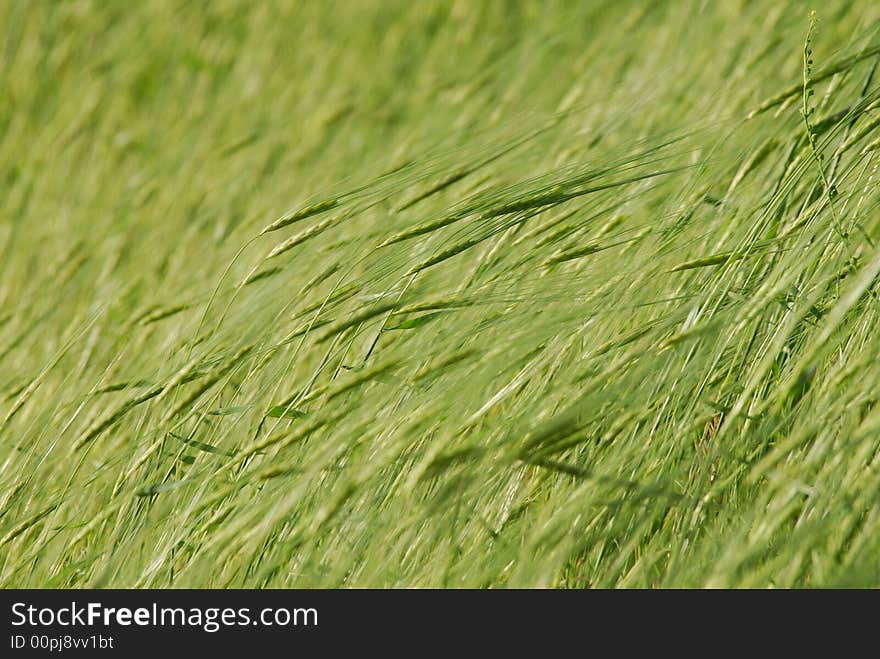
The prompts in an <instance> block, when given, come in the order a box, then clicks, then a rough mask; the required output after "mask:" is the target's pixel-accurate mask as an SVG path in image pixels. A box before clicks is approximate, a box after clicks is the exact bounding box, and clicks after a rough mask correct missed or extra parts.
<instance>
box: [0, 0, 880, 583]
mask: <svg viewBox="0 0 880 659" xmlns="http://www.w3.org/2000/svg"><path fill="white" fill-rule="evenodd" d="M820 9H821V12H820V14H819V16H818V23H817V24H816V25H815V26H814V27H811V23H810V20H811V19H810V18H809V11H808V10H809V7H807V6H805V5H803V4H802V3H800V2H794V1H791V2H751V3H746V2H743V3H738V2H725V3H702V2H696V1H695V2H675V3H635V2H633V3H629V2H621V3H605V2H559V3H534V4H530V3H512V4H508V3H489V2H487V3H478V2H439V3H430V2H418V3H403V2H400V3H397V2H393V3H391V2H344V3H339V4H338V5H336V6H333V5H332V3H284V2H272V3H258V4H251V3H238V2H213V3H208V4H205V3H192V4H190V3H178V2H159V1H156V2H146V3H137V4H136V5H134V6H133V5H130V4H129V3H122V2H119V3H116V2H100V3H99V2H92V3H90V2H70V3H57V4H55V3H40V2H6V3H2V4H0V25H3V26H4V27H3V30H2V36H3V40H2V44H0V49H2V50H0V52H2V56H0V78H2V85H0V90H2V91H0V195H2V199H3V203H2V216H0V366H2V368H0V585H2V586H6V587H35V586H54V587H80V586H128V587H193V586H195V587H240V586H252V587H278V586H443V587H459V586H481V587H513V586H529V587H533V586H571V587H583V586H601V587H607V586H637V587H647V586H676V587H677V586H716V587H717V586H722V587H730V586H736V587H740V586H762V587H763V586H778V587H787V586H877V585H880V507H878V504H877V502H878V501H880V406H878V404H877V401H878V383H880V359H878V355H880V332H878V331H877V327H878V322H880V278H878V275H880V214H878V206H880V187H878V185H877V169H878V164H880V160H878V157H880V156H878V154H880V149H878V146H880V142H878V140H880V128H878V127H880V80H878V77H877V75H875V73H876V72H875V68H876V66H877V62H878V59H880V6H877V5H876V3H872V2H855V3H853V2H846V3H844V2H840V3H832V4H831V5H830V6H827V7H824V8H820ZM808 35H809V36H808Z"/></svg>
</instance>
